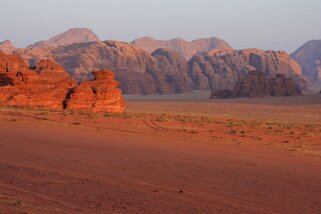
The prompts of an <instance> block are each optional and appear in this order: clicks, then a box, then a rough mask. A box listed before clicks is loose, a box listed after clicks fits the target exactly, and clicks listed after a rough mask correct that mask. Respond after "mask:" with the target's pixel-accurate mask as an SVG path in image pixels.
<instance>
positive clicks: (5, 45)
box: [0, 40, 16, 54]
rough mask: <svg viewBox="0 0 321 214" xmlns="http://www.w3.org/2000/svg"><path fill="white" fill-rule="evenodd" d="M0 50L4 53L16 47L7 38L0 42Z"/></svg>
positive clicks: (9, 52) (10, 51)
mask: <svg viewBox="0 0 321 214" xmlns="http://www.w3.org/2000/svg"><path fill="white" fill-rule="evenodd" d="M0 50H1V51H3V52H4V53H6V54H11V53H12V52H13V51H14V50H16V47H15V46H14V45H13V44H12V43H11V42H10V41H9V40H6V41H4V42H0Z"/></svg>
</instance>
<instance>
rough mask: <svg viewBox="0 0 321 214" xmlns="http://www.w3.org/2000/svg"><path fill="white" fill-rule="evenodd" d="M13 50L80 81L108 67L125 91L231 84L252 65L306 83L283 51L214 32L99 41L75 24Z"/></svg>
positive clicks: (155, 91) (270, 74) (156, 91)
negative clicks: (242, 45) (232, 41)
mask: <svg viewBox="0 0 321 214" xmlns="http://www.w3.org/2000/svg"><path fill="white" fill-rule="evenodd" d="M91 40H94V41H91ZM90 41H91V42H90ZM142 41H150V44H153V45H150V46H149V48H150V49H148V50H149V51H147V50H146V49H144V48H140V47H139V45H137V44H138V43H140V42H142ZM158 46H161V48H159V47H158ZM224 47H226V48H225V49H224ZM154 49H156V50H154ZM13 53H14V54H17V55H20V56H21V57H23V59H25V61H27V62H28V63H29V65H30V66H31V67H33V66H35V65H37V63H38V62H39V61H40V60H41V59H50V60H52V61H55V62H57V63H59V64H60V65H62V66H63V67H64V68H65V70H66V71H67V72H68V73H69V74H70V75H71V76H72V77H74V78H75V79H76V80H78V81H80V82H81V81H85V80H88V79H92V78H93V74H92V72H93V71H98V70H113V71H114V72H115V75H116V79H117V80H118V81H120V88H121V89H122V90H123V92H124V93H126V94H174V93H184V92H189V91H191V90H192V89H197V90H224V89H232V88H233V87H234V86H235V84H236V82H237V80H238V79H239V77H242V75H245V74H247V72H248V71H250V70H253V68H254V69H256V70H257V71H262V72H264V73H265V74H266V75H267V77H274V76H276V75H277V74H284V75H285V76H286V77H291V78H292V79H293V80H294V81H295V83H296V84H300V86H301V87H302V88H303V87H304V85H305V83H306V82H305V81H304V80H303V79H302V78H301V68H300V66H299V65H298V64H297V63H296V62H295V61H294V60H291V58H290V57H289V55H288V54H287V53H285V52H282V51H263V50H258V49H249V50H240V51H236V50H233V49H232V48H231V46H229V45H228V44H227V43H226V42H224V41H222V40H220V39H217V38H210V39H200V40H195V41H193V42H187V41H185V40H182V39H174V40H171V41H157V40H154V39H151V38H147V39H146V38H145V39H142V40H136V41H134V42H133V43H132V44H128V43H125V42H120V41H104V42H103V41H99V39H98V37H97V36H96V35H95V34H94V33H92V32H91V31H90V30H88V29H79V28H76V29H71V30H69V31H67V32H65V33H62V34H59V35H58V36H55V37H53V38H52V39H50V40H48V41H42V42H39V43H36V44H35V45H33V46H29V47H27V48H20V49H16V50H15V51H14V52H13ZM193 54H194V55H193ZM190 57H192V58H191V59H190V60H186V58H190Z"/></svg>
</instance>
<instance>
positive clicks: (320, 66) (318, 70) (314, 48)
mask: <svg viewBox="0 0 321 214" xmlns="http://www.w3.org/2000/svg"><path fill="white" fill-rule="evenodd" d="M291 57H292V58H293V59H294V60H295V61H297V62H298V63H299V64H300V65H301V67H302V72H303V74H304V75H305V76H307V77H309V78H310V79H311V80H321V40H312V41H309V42H307V43H305V44H304V45H303V46H301V47H300V48H299V49H297V50H296V51H294V52H293V53H292V54H291Z"/></svg>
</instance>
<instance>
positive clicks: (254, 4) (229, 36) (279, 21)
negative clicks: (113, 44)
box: [0, 0, 321, 52]
mask: <svg viewBox="0 0 321 214" xmlns="http://www.w3.org/2000/svg"><path fill="white" fill-rule="evenodd" d="M73 27H88V28H90V29H92V30H93V31H94V32H95V33H96V34H97V35H98V36H99V37H100V38H101V39H102V40H106V39H117V40H123V41H131V40H133V39H135V38H137V37H142V36H152V37H155V38H158V39H170V38H174V37H181V38H185V39H188V40H193V39H196V38H200V37H211V36H217V37H220V38H222V39H224V40H226V41H227V42H229V43H230V44H231V45H232V46H233V47H234V48H236V49H242V48H250V47H257V48H262V49H280V50H286V51H290V52H291V51H293V50H294V49H296V48H298V47H299V46H301V45H302V44H303V43H305V42H306V41H308V40H311V39H321V0H0V29H1V31H0V32H1V33H0V41H3V40H5V39H10V40H11V41H12V42H13V43H14V44H15V45H16V46H18V47H24V46H26V45H28V44H31V43H34V42H35V41H39V40H44V39H49V38H50V37H52V36H54V35H56V34H58V33H60V32H63V31H65V30H67V29H69V28H73Z"/></svg>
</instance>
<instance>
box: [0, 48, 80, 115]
mask: <svg viewBox="0 0 321 214" xmlns="http://www.w3.org/2000/svg"><path fill="white" fill-rule="evenodd" d="M0 74H1V76H0V78H1V80H0V82H1V84H0V85H1V87H0V94H1V103H2V104H5V105H8V106H19V107H33V108H48V109H49V108H50V109H59V110H61V109H63V108H64V105H63V101H64V100H65V97H66V94H67V93H68V91H69V90H70V89H71V88H73V87H74V86H75V85H76V82H75V81H74V80H72V79H71V78H70V77H69V75H68V74H67V73H66V72H65V71H64V69H63V68H62V67H61V66H59V65H57V64H55V63H53V62H51V61H48V60H42V61H40V62H39V64H38V65H37V67H36V68H34V69H29V68H28V66H27V65H26V64H25V63H24V61H23V60H22V59H21V58H20V57H17V56H14V55H5V54H4V53H0Z"/></svg>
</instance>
